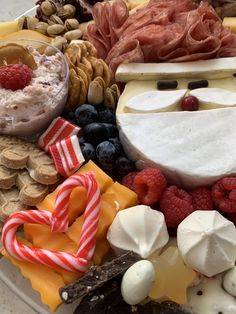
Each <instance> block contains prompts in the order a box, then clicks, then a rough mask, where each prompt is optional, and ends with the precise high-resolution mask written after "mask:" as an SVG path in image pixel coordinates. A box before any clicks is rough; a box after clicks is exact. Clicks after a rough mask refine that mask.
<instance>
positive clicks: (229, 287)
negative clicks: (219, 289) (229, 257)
mask: <svg viewBox="0 0 236 314" xmlns="http://www.w3.org/2000/svg"><path fill="white" fill-rule="evenodd" d="M223 287H224V289H225V291H227V292H228V293H229V294H231V295H232V296H234V297H236V266H234V267H233V268H231V269H229V270H228V271H227V272H226V273H225V275H224V277H223Z"/></svg>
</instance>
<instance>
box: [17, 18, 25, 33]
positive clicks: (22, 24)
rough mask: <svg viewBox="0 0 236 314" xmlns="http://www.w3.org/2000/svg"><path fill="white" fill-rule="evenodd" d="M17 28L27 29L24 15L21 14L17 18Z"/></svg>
mask: <svg viewBox="0 0 236 314" xmlns="http://www.w3.org/2000/svg"><path fill="white" fill-rule="evenodd" d="M18 29H19V30H21V29H27V18H26V16H22V17H20V18H19V19H18Z"/></svg>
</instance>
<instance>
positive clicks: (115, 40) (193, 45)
mask: <svg viewBox="0 0 236 314" xmlns="http://www.w3.org/2000/svg"><path fill="white" fill-rule="evenodd" d="M93 18H94V22H95V23H94V24H91V25H89V27H88V31H87V38H88V39H89V40H90V41H91V42H92V43H93V44H94V46H95V47H96V48H97V50H98V54H99V56H100V57H101V58H103V59H104V60H106V62H107V63H108V64H109V66H110V68H111V70H112V72H113V73H114V72H115V71H116V69H117V67H118V65H119V64H121V63H128V62H164V61H165V62H167V61H168V62H182V61H194V60H200V59H209V58H217V57H231V56H236V36H235V34H233V33H232V32H231V30H230V29H224V28H223V26H222V21H221V19H220V18H219V17H218V15H217V14H216V12H215V10H214V9H213V8H212V7H211V6H210V5H208V4H207V3H205V2H201V3H200V5H197V4H195V3H193V1H192V0H181V1H180V0H150V2H149V4H148V5H147V6H146V7H144V8H142V9H140V10H137V11H136V13H134V14H132V15H129V11H128V8H127V5H126V3H125V2H124V1H123V0H115V2H113V4H110V3H109V2H105V3H97V4H96V5H95V6H94V7H93Z"/></svg>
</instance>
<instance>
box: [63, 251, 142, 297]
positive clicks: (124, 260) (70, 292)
mask: <svg viewBox="0 0 236 314" xmlns="http://www.w3.org/2000/svg"><path fill="white" fill-rule="evenodd" d="M140 259H141V257H140V256H139V255H138V254H136V253H134V252H127V253H125V254H123V255H121V256H119V257H117V258H115V259H113V260H111V261H110V262H107V263H105V264H103V265H102V266H92V267H90V269H89V271H88V272H87V273H86V274H85V275H84V276H83V277H82V278H81V279H79V280H77V281H75V282H74V283H71V284H69V285H67V286H65V287H63V288H61V289H60V290H59V293H60V296H61V298H62V300H63V301H64V302H65V303H71V302H73V301H74V300H76V299H78V298H82V297H84V296H86V295H87V294H88V293H90V292H92V291H94V290H96V289H98V288H99V287H101V286H103V285H104V284H105V283H106V282H108V281H109V280H111V279H113V278H116V277H117V276H120V275H123V274H124V273H125V272H126V270H127V269H128V268H129V267H130V266H131V265H133V264H134V263H135V262H137V261H139V260H140Z"/></svg>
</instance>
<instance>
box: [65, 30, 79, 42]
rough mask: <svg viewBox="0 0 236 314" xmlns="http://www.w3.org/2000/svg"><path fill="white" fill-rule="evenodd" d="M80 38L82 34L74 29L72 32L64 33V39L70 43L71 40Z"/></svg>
mask: <svg viewBox="0 0 236 314" xmlns="http://www.w3.org/2000/svg"><path fill="white" fill-rule="evenodd" d="M81 36H82V32H81V30H79V29H74V30H73V31H69V32H66V33H65V34H64V37H65V38H66V40H67V41H71V40H73V39H79V38H81Z"/></svg>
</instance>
